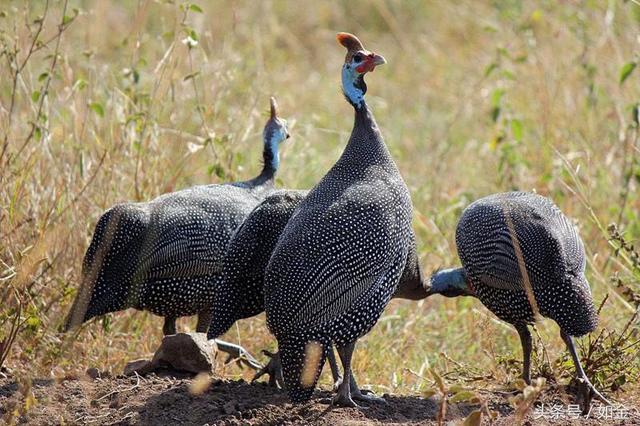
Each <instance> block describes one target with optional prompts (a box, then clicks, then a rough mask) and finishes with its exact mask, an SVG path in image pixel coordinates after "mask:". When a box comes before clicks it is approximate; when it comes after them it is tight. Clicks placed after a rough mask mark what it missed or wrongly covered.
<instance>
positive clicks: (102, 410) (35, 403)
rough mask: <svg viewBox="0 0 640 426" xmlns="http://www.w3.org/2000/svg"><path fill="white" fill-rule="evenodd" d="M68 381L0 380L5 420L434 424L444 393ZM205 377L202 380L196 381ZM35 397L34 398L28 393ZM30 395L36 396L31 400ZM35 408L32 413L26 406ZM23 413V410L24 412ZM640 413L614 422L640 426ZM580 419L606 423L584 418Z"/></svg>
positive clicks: (508, 416)
mask: <svg viewBox="0 0 640 426" xmlns="http://www.w3.org/2000/svg"><path fill="white" fill-rule="evenodd" d="M93 373H94V374H93V376H97V377H96V378H95V379H92V378H90V377H89V376H85V377H82V378H67V379H65V380H60V381H53V380H37V381H34V382H33V384H32V387H31V389H30V390H29V388H28V387H25V386H24V385H20V386H19V385H18V384H17V383H15V382H14V381H12V380H11V379H4V380H0V418H2V419H4V420H7V419H8V418H9V417H11V413H13V412H15V410H18V412H19V413H21V414H20V415H19V416H17V418H16V420H17V421H18V422H21V423H22V422H24V423H29V424H63V423H64V424H92V425H127V424H149V425H151V424H154V425H155V424H165V425H170V424H176V425H177V424H200V425H202V424H211V425H213V424H216V425H218V424H219V425H240V424H243V425H244V424H249V425H281V424H320V425H325V424H326V425H335V424H348V425H360V424H377V423H386V424H405V423H414V424H434V423H435V418H436V413H437V410H438V405H439V400H438V399H437V398H429V399H424V398H421V397H418V396H403V395H385V398H386V400H387V402H388V404H386V405H382V404H375V405H370V406H369V407H366V408H362V409H353V408H335V407H331V406H330V405H328V404H327V401H329V399H330V398H331V396H332V394H331V393H330V392H327V391H318V392H316V394H315V395H314V399H313V400H312V401H311V402H309V403H307V404H300V405H293V404H291V403H289V402H288V399H287V396H286V394H285V393H283V392H282V391H280V390H277V389H274V388H270V387H268V386H266V385H265V384H262V383H259V384H249V383H246V382H245V381H242V380H240V381H226V380H214V381H213V382H212V383H211V385H210V386H209V388H208V389H206V390H204V389H203V391H202V392H201V393H200V394H199V395H195V394H194V393H193V392H194V391H193V389H194V387H195V386H196V385H195V384H194V380H193V379H192V378H191V376H190V375H187V374H177V373H171V374H169V373H168V372H165V373H161V374H159V375H158V374H152V375H149V376H147V377H140V376H134V377H115V378H111V377H104V376H103V375H100V374H95V373H96V372H95V371H93ZM197 381H198V380H197V379H196V380H195V382H197ZM31 393H32V394H33V396H34V397H35V400H29V398H25V395H27V396H28V395H30V394H31ZM27 400H29V401H27ZM26 405H30V407H28V410H26V413H25V412H24V408H25V407H26ZM490 405H491V409H492V410H494V411H496V412H498V413H499V417H498V419H497V422H496V424H498V425H511V424H513V423H514V417H513V409H512V408H511V407H510V406H509V405H508V403H507V402H506V400H505V398H504V396H499V397H498V396H496V398H494V400H492V402H491V404H490ZM475 408H477V407H476V406H473V405H468V404H450V405H449V406H448V410H447V421H448V422H452V423H450V424H458V423H461V422H462V421H463V419H464V418H465V417H466V416H467V415H468V414H469V413H470V412H472V411H473V410H474V409H475ZM21 410H22V411H21ZM638 421H640V417H633V418H632V417H629V418H628V419H627V420H620V421H612V422H610V424H638ZM570 423H571V422H570V421H567V419H562V420H558V421H554V420H552V419H548V420H544V421H541V420H535V421H534V423H533V424H536V425H537V424H570ZM573 423H574V424H594V425H595V424H603V422H602V420H599V421H597V420H595V419H592V420H588V421H585V420H584V419H580V420H575V421H573Z"/></svg>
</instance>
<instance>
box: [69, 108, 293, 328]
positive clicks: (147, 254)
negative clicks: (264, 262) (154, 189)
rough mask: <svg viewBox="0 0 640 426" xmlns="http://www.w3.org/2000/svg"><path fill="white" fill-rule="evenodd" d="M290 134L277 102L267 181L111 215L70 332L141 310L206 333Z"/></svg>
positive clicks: (98, 234) (213, 188)
mask: <svg viewBox="0 0 640 426" xmlns="http://www.w3.org/2000/svg"><path fill="white" fill-rule="evenodd" d="M288 136H289V134H288V131H287V125H286V121H284V120H282V119H281V118H279V117H277V114H276V104H275V100H274V99H273V98H272V103H271V117H270V119H269V121H268V122H267V124H266V126H265V129H264V133H263V137H264V154H263V159H264V166H263V169H262V172H261V173H260V175H258V176H257V177H255V178H254V179H251V180H248V181H244V182H235V183H229V184H219V185H199V186H195V187H192V188H188V189H184V190H182V191H177V192H173V193H170V194H165V195H162V196H160V197H158V198H156V199H154V200H152V201H149V202H143V203H123V204H118V205H116V206H114V207H112V208H111V209H109V210H107V212H105V213H104V214H103V215H102V217H101V218H100V220H99V221H98V224H97V225H96V229H95V233H94V236H93V239H92V241H91V244H90V246H89V248H88V250H87V253H86V255H85V259H84V262H83V267H82V285H81V288H80V290H79V292H78V295H77V297H76V300H75V302H74V304H73V307H72V309H71V312H70V314H69V316H68V318H67V321H66V326H65V328H67V329H68V328H69V327H71V326H75V325H77V324H79V323H81V322H84V321H87V320H89V319H90V318H93V317H95V316H99V315H103V314H106V313H109V312H115V311H119V310H123V309H127V308H136V309H141V310H148V311H151V312H152V313H154V314H156V315H159V316H163V317H165V326H164V329H163V330H164V333H165V334H173V333H175V319H176V318H177V317H180V316H188V315H195V314H199V318H198V327H197V329H198V331H200V332H206V330H207V327H208V325H209V316H208V315H209V312H210V309H209V307H210V305H211V303H212V302H213V289H214V286H213V285H212V281H213V278H214V277H216V276H217V275H218V274H219V273H220V272H221V269H222V264H221V261H222V257H223V254H224V250H225V248H226V245H227V243H228V241H229V239H230V238H231V235H232V234H233V232H234V231H235V229H236V228H237V227H238V226H239V225H240V224H241V223H242V221H243V220H244V218H245V217H246V216H247V215H248V214H249V213H250V212H251V210H252V209H253V208H254V207H255V206H256V205H257V204H258V203H259V202H261V201H262V200H263V199H264V198H265V197H266V196H267V195H269V194H270V193H272V192H273V191H274V190H275V189H274V176H275V174H276V171H277V169H278V165H279V155H278V149H279V146H280V144H281V143H282V142H283V141H284V140H285V139H286V138H288Z"/></svg>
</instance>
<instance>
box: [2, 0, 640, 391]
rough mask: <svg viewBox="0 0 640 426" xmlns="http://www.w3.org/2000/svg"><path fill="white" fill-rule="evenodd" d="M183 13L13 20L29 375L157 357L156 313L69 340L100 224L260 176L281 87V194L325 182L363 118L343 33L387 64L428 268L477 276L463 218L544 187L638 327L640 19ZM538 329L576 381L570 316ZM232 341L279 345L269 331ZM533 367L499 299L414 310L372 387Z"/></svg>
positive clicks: (13, 5) (11, 222)
mask: <svg viewBox="0 0 640 426" xmlns="http://www.w3.org/2000/svg"><path fill="white" fill-rule="evenodd" d="M171 3H173V2H165V1H148V0H140V1H138V2H134V1H123V2H109V1H105V0H93V1H90V0H87V1H82V2H76V1H71V2H69V4H68V6H67V7H66V10H67V11H66V15H67V16H68V18H66V19H65V18H63V16H62V10H63V8H64V7H65V5H66V3H64V2H60V1H53V0H51V1H49V2H48V3H47V2H45V1H42V0H41V1H35V2H21V1H9V2H3V3H2V4H0V13H2V17H0V30H1V31H2V33H1V34H0V75H2V76H3V77H2V79H1V80H0V126H1V127H0V152H2V154H1V156H0V233H1V239H2V244H1V246H0V294H2V300H3V302H4V303H3V305H2V306H1V307H0V325H1V326H2V328H1V329H0V333H2V334H0V341H2V339H3V338H6V337H8V336H9V329H10V328H11V324H13V322H12V319H13V318H15V316H16V309H17V307H18V306H20V307H21V309H22V310H21V312H20V313H19V322H18V323H17V324H18V326H19V332H18V334H17V338H16V341H15V343H14V344H13V345H12V346H11V347H10V351H9V353H8V354H7V355H8V359H7V362H6V365H7V366H8V367H10V368H11V369H13V370H15V371H20V372H25V373H28V374H29V375H38V376H56V377H59V376H63V375H65V374H67V373H69V372H73V371H78V370H84V369H85V368H86V367H89V366H99V367H100V368H102V369H111V370H113V371H116V372H118V371H121V369H122V367H123V365H124V363H125V362H126V361H127V360H129V359H132V358H136V357H139V356H141V355H144V354H146V353H149V352H152V351H153V350H154V349H155V347H156V345H157V344H158V342H159V339H160V336H161V323H160V320H159V319H158V318H155V317H153V316H152V315H149V314H147V313H142V312H133V311H127V312H122V313H119V314H115V315H110V316H108V317H107V318H105V319H103V320H100V321H95V322H92V323H90V324H89V325H87V326H86V327H85V328H84V329H83V330H82V331H81V333H80V334H79V335H78V336H77V338H75V337H73V338H68V337H65V336H62V335H61V334H59V333H58V332H57V330H58V327H59V326H60V325H61V323H62V321H63V317H64V315H65V313H66V311H67V310H68V308H69V307H70V304H71V301H72V298H73V295H74V292H75V289H76V287H77V285H78V281H79V272H80V264H81V260H82V256H83V254H84V250H85V249H86V247H87V246H88V243H89V241H90V238H91V234H92V231H93V227H94V225H95V223H96V221H97V219H98V217H99V216H100V214H101V212H102V211H103V210H105V209H106V208H108V207H109V206H111V205H113V204H114V203H116V202H119V201H123V200H147V199H150V198H152V197H155V196H157V195H159V194H162V193H164V192H167V191H172V190H175V189H179V188H184V187H187V186H190V185H193V184H197V183H207V182H220V181H227V180H233V179H237V178H245V177H250V176H253V175H254V174H255V173H256V171H257V170H258V168H259V156H260V152H261V149H260V132H261V130H262V125H263V122H264V120H265V112H266V110H267V107H268V98H269V96H270V95H271V94H274V95H276V96H277V98H278V102H279V104H280V107H281V109H282V113H283V115H284V116H286V117H287V118H289V119H290V120H292V121H293V122H294V123H295V124H294V127H293V128H292V134H293V138H292V139H291V142H290V143H288V144H287V145H286V147H285V148H284V154H283V160H282V170H281V172H280V174H279V183H280V185H281V186H283V187H291V188H309V187H311V186H312V185H313V184H314V183H315V182H317V181H318V180H319V179H320V178H321V177H322V175H323V174H324V173H325V171H326V170H327V169H328V168H329V167H330V166H331V165H332V164H333V163H334V162H335V160H336V159H337V158H338V156H339V155H340V152H341V150H342V148H343V146H344V143H345V141H346V139H347V137H348V134H349V132H350V130H351V125H352V112H351V108H350V107H349V106H348V105H347V103H346V102H344V101H343V100H342V97H341V95H340V91H339V67H340V64H341V61H342V59H343V49H341V48H340V47H339V46H337V45H336V42H335V39H334V35H335V33H336V32H337V31H351V32H354V33H356V34H358V35H359V36H360V37H361V39H362V40H363V41H364V43H365V45H366V46H368V47H369V48H370V49H372V50H375V51H376V52H379V53H381V54H383V55H385V57H386V58H387V60H388V65H386V66H384V67H381V68H380V69H379V72H376V73H374V74H372V75H370V76H369V78H368V84H369V94H368V99H369V100H370V101H369V102H370V105H371V107H372V108H373V110H374V111H375V114H376V117H377V119H378V123H379V125H380V127H381V129H382V132H383V134H384V136H385V139H386V141H387V143H388V145H389V147H390V149H391V151H392V153H393V155H394V157H395V159H396V161H397V163H398V165H399V167H400V170H401V171H402V173H403V176H404V177H405V179H406V181H407V184H408V185H409V187H410V189H411V191H412V195H413V202H414V205H415V211H416V220H415V225H416V231H417V234H418V239H419V250H420V255H421V261H422V265H423V268H424V270H425V271H426V272H430V271H431V270H433V269H435V268H436V267H439V266H444V265H450V264H456V263H457V258H456V253H455V245H454V242H453V236H454V229H455V224H456V221H457V218H458V216H459V214H460V212H461V210H462V209H463V208H464V207H465V206H466V205H467V204H468V203H469V202H470V201H472V200H474V199H476V198H478V197H481V196H483V195H486V194H488V193H492V192H497V191H504V190H510V189H514V188H519V189H524V190H533V189H535V190H536V191H537V192H539V193H542V194H545V195H548V196H550V197H552V198H553V199H554V200H555V201H556V202H557V204H558V205H559V206H560V207H561V209H562V210H563V211H564V212H565V213H566V214H568V215H569V216H571V217H573V218H575V220H576V222H577V224H578V226H579V228H580V232H581V235H582V237H583V238H584V240H585V242H586V245H587V251H588V258H589V260H588V274H589V279H590V283H591V285H592V288H593V291H594V296H595V300H596V302H597V303H599V302H600V301H601V300H602V299H603V298H604V297H605V295H607V294H608V295H609V301H608V303H607V304H606V305H605V306H604V308H603V310H602V312H601V326H602V327H605V328H608V329H610V330H620V329H621V328H622V327H623V326H624V325H625V324H626V322H627V321H628V319H629V318H631V316H632V315H633V313H634V310H635V306H634V304H633V303H632V302H633V301H632V300H631V299H630V298H629V297H625V295H624V294H623V291H622V290H620V287H619V286H616V285H614V283H613V282H612V281H611V280H610V277H612V276H614V275H616V276H617V279H619V280H622V281H623V282H624V283H625V286H627V287H628V288H631V289H632V291H635V292H636V294H637V292H638V291H639V284H638V283H639V282H640V271H639V270H638V266H637V263H636V264H635V265H634V261H633V259H632V258H631V257H630V256H629V255H627V254H626V253H627V252H626V251H624V250H614V247H617V246H616V244H615V242H613V243H611V242H610V241H609V234H608V232H607V230H606V227H607V225H608V224H609V223H611V222H615V223H616V224H617V230H618V231H619V232H620V233H621V235H623V236H624V238H625V239H626V241H628V242H629V244H633V243H634V242H635V241H637V239H638V237H639V236H640V222H638V220H637V217H638V212H639V210H640V191H639V190H638V186H639V185H640V164H639V161H638V158H640V152H639V151H640V147H639V145H638V141H637V131H638V130H637V118H636V122H635V123H634V119H633V116H632V107H633V105H637V103H638V102H639V101H640V85H638V75H640V74H639V72H638V70H636V71H635V72H632V73H631V74H630V75H629V77H628V78H627V80H626V81H625V82H624V83H623V84H621V83H620V73H621V69H622V68H623V66H624V65H625V64H627V63H629V62H632V61H635V60H638V52H639V51H640V48H639V44H638V43H639V40H638V36H637V34H638V28H639V26H640V6H638V5H637V4H635V3H634V2H595V1H584V2H573V1H571V2H569V1H567V2H553V1H548V2H519V1H513V0H501V1H478V2H462V3H461V2H450V1H444V0H442V1H433V2H417V1H416V2H413V1H411V2H397V1H383V0H371V1H367V2H357V3H356V2H348V1H334V2H322V3H321V4H319V3H318V2H315V1H300V2H296V3H288V2H286V3H285V2H278V1H264V2H248V1H247V2H245V1H240V2H223V1H212V2H200V7H201V8H202V13H200V12H199V10H198V9H199V8H196V7H194V8H191V9H189V8H185V7H184V6H181V5H180V4H179V2H175V3H176V4H171ZM205 3H206V4H205ZM534 3H535V4H534ZM45 8H46V12H45ZM74 8H77V10H75V11H74ZM42 16H43V19H41V20H39V19H38V17H42ZM192 31H193V34H192V36H193V38H196V37H197V41H198V43H197V45H195V46H193V47H192V48H189V46H188V44H185V43H184V42H183V40H185V39H186V38H187V36H188V34H191V32H192ZM35 37H37V40H39V42H35V43H33V40H34V38H35ZM192 44H193V43H192ZM30 49H31V50H35V51H34V52H33V53H32V54H29V52H30ZM16 52H17V54H16ZM14 84H15V85H14ZM12 94H15V97H13V96H12ZM634 124H635V127H634ZM636 261H637V259H636ZM616 282H617V281H616ZM181 325H182V326H183V327H184V326H187V325H188V326H193V324H192V323H191V322H189V321H188V320H182V322H181ZM538 330H539V332H540V334H541V335H542V336H543V341H544V342H545V344H546V350H547V353H548V355H549V358H550V360H551V364H552V366H554V368H555V369H556V371H557V372H558V374H560V373H562V372H564V371H565V368H564V367H563V364H562V363H559V364H558V365H553V364H554V361H555V360H556V359H560V358H561V356H562V354H563V346H562V342H561V340H560V338H559V335H558V333H557V328H556V326H555V324H553V323H552V322H550V321H545V322H543V323H542V324H541V325H540V326H539V327H538ZM637 330H638V329H637V323H635V324H632V325H631V331H632V332H635V333H636V336H637V332H638V331H637ZM226 338H227V339H228V340H231V341H234V342H239V343H241V344H242V345H245V346H246V347H247V348H250V349H252V350H253V351H254V352H258V350H259V349H260V348H262V347H273V339H272V337H271V336H270V335H269V333H268V332H267V330H266V328H265V324H264V318H263V317H258V318H256V319H252V320H250V321H243V322H241V323H239V324H238V326H237V327H236V328H234V329H232V331H231V332H230V333H229V334H228V335H227V336H226ZM0 346H1V345H0ZM520 356H521V355H520V350H519V342H518V339H517V334H516V333H515V332H514V331H513V330H512V329H511V328H510V327H508V326H506V325H505V324H503V323H500V322H499V321H497V320H495V318H494V317H493V316H492V315H491V314H490V313H488V312H487V311H486V310H485V309H484V308H483V307H482V306H481V305H480V304H479V303H478V302H477V301H474V300H470V299H458V300H444V299H443V298H438V297H434V298H431V299H429V300H427V301H421V302H418V303H411V302H404V301H394V302H393V303H392V304H391V306H389V308H388V309H387V311H386V312H385V315H384V317H383V318H382V319H381V320H380V322H379V324H378V325H377V326H376V327H375V329H374V330H373V331H372V332H371V333H370V334H369V335H368V336H367V337H366V338H364V339H363V340H362V343H361V344H360V346H359V350H358V351H357V352H356V356H355V358H354V364H355V365H354V368H355V371H357V372H358V373H359V376H360V382H361V383H362V384H371V385H374V386H375V387H376V388H377V389H378V390H392V391H400V392H410V391H416V390H421V389H423V388H424V387H425V386H427V385H429V383H428V382H429V381H428V380H427V381H425V380H423V379H422V378H421V377H423V376H424V375H425V373H426V372H427V371H429V368H431V367H432V368H434V369H435V370H437V371H439V372H441V373H442V374H443V377H444V378H445V379H446V380H456V379H460V378H465V377H466V378H468V377H469V376H470V375H477V377H488V380H489V381H491V382H493V383H497V384H506V383H509V382H511V381H512V380H513V379H514V378H515V377H516V376H517V372H518V370H519V366H518V365H515V366H514V363H513V362H511V361H510V360H512V359H513V358H516V359H520ZM543 361H544V360H538V363H537V368H538V370H540V369H543V367H544V364H545V363H544V362H543ZM636 361H637V357H636ZM408 370H411V371H413V372H414V373H417V374H412V373H411V372H409V371H408ZM461 372H466V374H462V373H461ZM636 372H637V370H636ZM227 373H228V374H230V375H235V374H242V372H241V371H239V370H238V369H237V368H235V367H231V368H229V369H228V370H227ZM563 374H564V373H563ZM631 379H632V380H629V381H633V380H637V376H635V377H631Z"/></svg>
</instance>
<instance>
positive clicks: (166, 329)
mask: <svg viewBox="0 0 640 426" xmlns="http://www.w3.org/2000/svg"><path fill="white" fill-rule="evenodd" d="M162 334H164V335H165V336H168V335H170V334H176V317H164V325H163V326H162Z"/></svg>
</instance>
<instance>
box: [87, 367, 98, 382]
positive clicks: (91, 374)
mask: <svg viewBox="0 0 640 426" xmlns="http://www.w3.org/2000/svg"><path fill="white" fill-rule="evenodd" d="M86 373H87V376H89V377H90V378H91V380H95V379H97V378H98V377H100V370H98V369H97V368H95V367H91V368H87V371H86Z"/></svg>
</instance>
